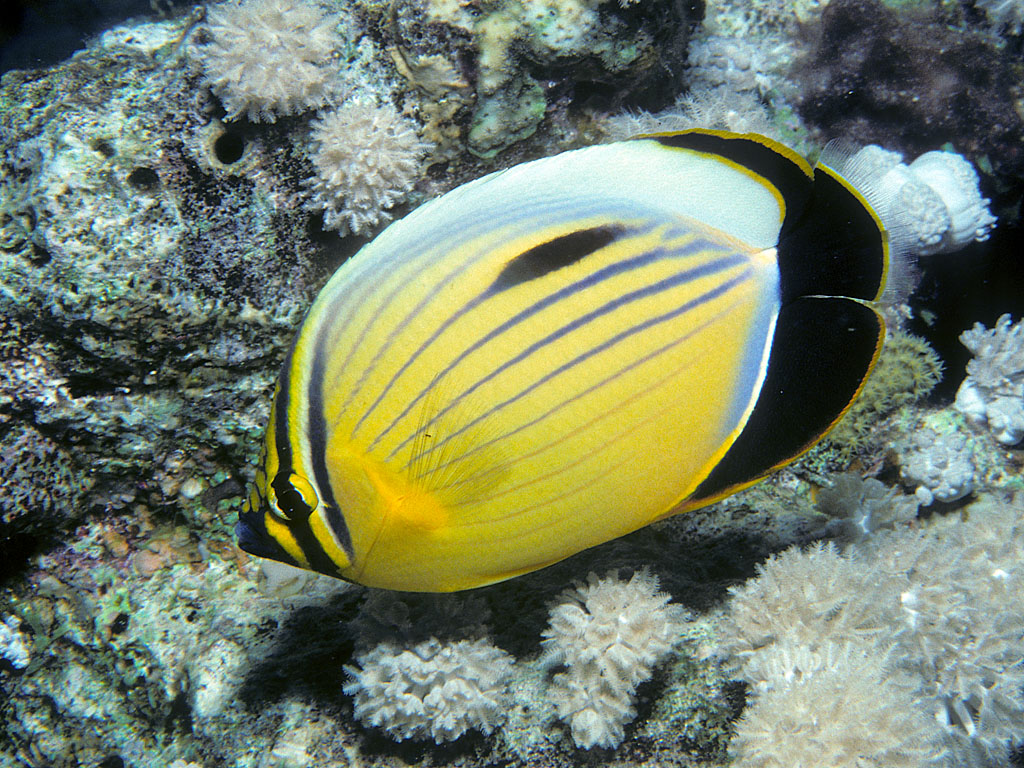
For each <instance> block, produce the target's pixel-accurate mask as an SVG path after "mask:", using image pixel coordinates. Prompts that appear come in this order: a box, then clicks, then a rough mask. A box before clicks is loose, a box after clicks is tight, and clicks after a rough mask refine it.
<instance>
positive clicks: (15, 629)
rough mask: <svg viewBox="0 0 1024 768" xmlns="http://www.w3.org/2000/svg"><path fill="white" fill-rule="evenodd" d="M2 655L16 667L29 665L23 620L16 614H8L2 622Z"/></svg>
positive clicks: (0, 636)
mask: <svg viewBox="0 0 1024 768" xmlns="http://www.w3.org/2000/svg"><path fill="white" fill-rule="evenodd" d="M0 656H2V657H3V658H5V659H7V661H8V662H9V663H10V665H11V666H12V667H14V668H15V669H24V668H25V667H27V666H28V662H29V650H28V646H26V645H25V636H24V635H23V634H22V633H21V622H20V621H19V620H18V618H17V617H16V616H8V617H7V618H6V619H4V621H3V622H0Z"/></svg>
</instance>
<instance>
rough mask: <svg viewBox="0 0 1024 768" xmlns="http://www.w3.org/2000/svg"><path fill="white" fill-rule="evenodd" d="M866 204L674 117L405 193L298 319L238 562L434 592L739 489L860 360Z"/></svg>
mask: <svg viewBox="0 0 1024 768" xmlns="http://www.w3.org/2000/svg"><path fill="white" fill-rule="evenodd" d="M865 194H868V193H865V192H863V191H858V190H857V189H856V188H855V187H854V186H853V185H852V184H851V183H849V182H848V181H847V180H846V179H844V178H843V177H842V176H841V175H840V174H839V173H838V172H837V171H835V170H834V169H833V168H832V167H830V165H829V164H828V162H827V158H826V160H825V161H824V162H819V164H818V165H817V166H816V167H815V168H813V169H812V168H811V167H810V166H809V165H808V163H807V162H806V161H805V160H804V159H803V158H801V157H799V156H798V155H796V154H795V153H794V152H792V151H791V150H789V149H787V148H785V147H783V146H782V145H780V144H778V143H776V142H774V141H772V140H770V139H767V138H765V137H763V136H759V135H756V134H729V133H724V132H717V131H703V130H696V131H684V132H679V133H671V134H656V135H649V136H642V137H638V138H636V139H632V140H629V141H624V142H618V143H614V144H605V145H599V146H594V147H589V148H586V149H580V150H575V151H571V152H565V153H563V154H560V155H557V156H554V157H549V158H545V159H542V160H536V161H533V162H529V163H524V164H522V165H519V166H516V167H514V168H511V169H509V170H505V171H500V172H497V173H492V174H490V175H489V176H485V177H483V178H481V179H478V180H476V181H473V182H471V183H469V184H465V185H463V186H461V187H459V188H457V189H455V190H453V191H451V192H449V193H448V194H446V195H443V196H442V197H440V198H438V199H436V200H433V201H432V202H429V203H427V204H425V205H423V206H421V207H420V208H419V209H417V210H415V211H414V212H412V213H411V214H409V215H408V216H407V217H405V218H404V219H402V220H400V221H398V222H395V223H394V224H392V225H391V226H389V227H388V228H387V229H386V230H385V231H384V232H382V233H381V234H380V236H379V237H377V238H376V239H375V240H374V241H373V242H371V243H370V244H368V245H367V246H366V247H364V248H363V249H362V250H361V251H360V252H359V253H358V254H356V256H354V257H353V258H352V259H350V260H349V261H348V262H346V263H345V264H344V265H343V266H342V267H341V268H340V269H339V270H338V271H337V272H336V273H335V274H334V276H333V277H332V278H331V279H330V281H329V282H328V283H327V285H326V286H325V287H324V288H323V290H322V291H321V292H320V295H319V296H318V298H317V299H316V302H315V303H314V304H313V306H312V308H311V309H310V310H309V314H308V316H307V317H306V319H305V321H304V323H303V325H302V328H301V330H300V331H299V334H298V337H297V338H296V340H295V344H294V347H293V348H292V350H291V352H290V353H289V355H288V358H287V360H286V361H285V363H284V366H283V369H282V371H281V375H280V379H279V382H278V386H277V392H276V396H275V400H274V405H273V409H272V411H271V416H270V423H269V425H268V427H267V435H266V443H265V446H264V451H263V455H262V458H261V462H260V467H259V469H258V471H257V475H256V481H255V484H254V486H253V488H252V489H251V491H250V493H249V497H248V500H247V502H246V508H245V511H244V512H243V513H242V515H241V519H240V522H239V524H238V536H239V541H240V544H241V546H242V548H243V549H245V550H247V551H248V552H251V553H252V554H255V555H259V556H262V557H270V558H274V559H276V560H281V561H284V562H286V563H291V564H294V565H299V566H301V567H304V568H309V569H312V570H315V571H319V572H321V573H326V574H329V575H331V576H336V577H340V578H343V579H347V580H350V581H354V582H358V583H360V584H366V585H369V586H373V587H383V588H387V589H398V590H413V591H426V592H434V591H437V592H444V591H453V590H460V589H467V588H470V587H477V586H481V585H484V584H490V583H493V582H496V581H501V580H503V579H508V578H511V577H513V576H516V575H518V574H522V573H526V572H528V571H533V570H535V569H538V568H543V567H545V566H547V565H550V564H551V563H554V562H557V561H559V560H561V559H563V558H565V557H568V556H569V555H572V554H574V553H576V552H579V551H580V550H583V549H586V548H587V547H592V546H594V545H596V544H600V543H602V542H605V541H608V540H610V539H614V538H616V537H618V536H622V535H624V534H626V533H629V532H630V531H634V530H636V529H637V528H640V527H642V526H645V525H647V524H649V523H651V522H653V521H655V520H660V519H662V518H664V517H666V516H668V515H672V514H676V513H679V512H684V511H686V510H689V509H693V508H695V507H698V506H701V505H704V504H708V503H709V502H712V501H714V500H716V499H719V498H721V497H722V496H725V495H727V494H729V493H732V492H734V491H736V490H738V489H740V488H742V487H745V486H747V485H750V484H751V483H753V482H755V481H756V480H758V479H760V478H762V477H764V476H765V475H766V474H768V473H769V472H771V471H772V470H773V469H775V468H777V467H779V466H781V465H783V464H785V463H787V462H788V461H790V460H792V459H793V458H794V457H795V456H797V455H799V454H800V453H802V452H803V451H805V450H807V449H808V448H809V447H810V446H811V445H813V444H814V443H815V442H816V441H817V440H818V439H820V438H821V437H822V435H823V434H825V432H827V431H828V429H829V428H830V427H831V426H832V425H833V424H834V423H835V422H836V420H837V419H838V418H839V417H840V416H841V415H842V414H843V412H844V411H845V410H846V408H847V407H848V406H849V404H850V402H851V401H852V400H853V399H854V398H855V397H856V395H857V393H858V392H859V391H860V388H861V386H862V385H863V383H864V380H865V378H866V377H867V375H868V373H869V372H870V370H871V368H872V366H873V365H874V363H875V360H876V359H877V357H878V353H879V351H880V348H881V344H882V339H883V336H884V324H883V321H882V319H881V317H880V315H879V313H878V311H877V309H876V306H875V305H876V303H877V302H879V301H880V300H881V299H882V294H883V291H884V290H885V286H886V280H887V273H888V271H889V268H890V267H889V265H890V263H892V261H891V258H892V257H893V256H894V255H896V254H895V253H894V249H893V248H890V244H889V238H888V236H887V232H886V228H885V227H884V226H883V224H882V222H881V221H880V219H879V217H878V216H877V215H875V213H874V211H873V209H872V206H871V205H870V204H869V203H868V201H867V199H865ZM868 196H870V195H868Z"/></svg>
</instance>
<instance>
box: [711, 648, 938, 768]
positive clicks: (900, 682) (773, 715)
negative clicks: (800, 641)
mask: <svg viewBox="0 0 1024 768" xmlns="http://www.w3.org/2000/svg"><path fill="white" fill-rule="evenodd" d="M745 674H746V676H747V679H749V680H751V681H752V682H753V683H754V685H755V689H756V691H757V693H756V695H755V697H754V701H753V702H752V703H751V704H750V705H748V706H747V708H746V709H745V710H744V713H743V715H742V716H741V717H740V719H739V720H738V721H737V723H736V736H735V738H734V739H733V741H732V743H731V745H730V751H731V753H732V755H733V758H734V761H735V762H734V763H733V764H734V765H736V766H737V767H738V768H783V766H785V767H786V768H817V767H818V766H825V765H827V766H829V767H830V768H862V766H868V765H870V766H902V767H904V768H923V766H927V765H935V764H936V757H937V756H938V755H939V754H940V753H941V747H940V746H939V745H940V743H941V734H940V733H939V728H938V726H937V724H936V723H935V721H934V720H933V719H932V718H931V717H929V716H928V713H926V712H923V711H921V710H920V709H917V708H915V707H914V703H915V701H914V695H913V694H914V689H913V680H912V679H910V678H909V677H908V676H907V675H905V674H901V673H899V672H895V673H894V672H893V671H892V669H891V667H890V666H889V663H888V659H887V658H886V654H885V652H884V651H880V650H879V649H876V648H872V647H870V646H869V647H860V646H856V645H851V644H842V645H840V644H836V643H831V642H828V643H825V644H824V645H822V646H821V647H820V648H817V649H815V650H813V651H812V650H809V649H807V648H805V647H800V646H796V645H790V644H783V645H776V646H773V647H772V649H771V650H770V651H767V652H766V653H765V654H764V656H763V657H760V658H758V659H757V663H756V664H755V663H751V664H750V665H749V669H748V670H747V671H746V673H745ZM754 681H756V682H754Z"/></svg>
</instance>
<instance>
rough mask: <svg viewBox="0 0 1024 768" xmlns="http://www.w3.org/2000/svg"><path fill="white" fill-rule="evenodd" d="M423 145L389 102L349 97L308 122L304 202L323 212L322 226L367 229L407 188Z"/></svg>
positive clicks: (382, 217)
mask: <svg viewBox="0 0 1024 768" xmlns="http://www.w3.org/2000/svg"><path fill="white" fill-rule="evenodd" d="M427 149H428V145H427V144H426V143H424V142H422V141H420V138H419V136H418V135H417V133H416V123H414V122H413V121H412V120H410V119H409V118H406V117H403V116H402V115H400V114H399V113H398V110H396V109H395V108H394V107H393V106H391V105H390V104H383V105H381V106H377V105H376V104H373V103H370V102H367V101H360V100H354V101H350V102H349V103H347V104H344V105H342V106H341V107H339V108H338V109H336V110H333V111H331V112H328V113H327V114H325V115H323V116H321V117H320V119H318V120H317V121H316V122H315V123H314V124H313V152H312V158H313V165H314V166H316V171H317V175H316V177H315V178H314V179H313V180H312V181H311V182H310V186H311V189H312V198H311V199H310V201H309V204H308V205H309V207H310V208H312V209H314V210H323V212H324V226H325V227H326V228H327V229H337V230H342V231H345V230H350V231H352V232H355V233H357V234H359V233H363V232H367V231H368V230H370V229H371V228H372V227H374V226H376V225H377V224H379V223H380V222H382V221H387V220H388V219H389V218H390V215H389V214H388V213H387V209H388V208H390V207H391V206H393V205H395V204H396V203H398V202H400V201H401V200H402V199H404V198H405V196H406V194H407V193H408V192H409V190H411V189H412V187H413V184H414V183H415V181H416V178H417V176H418V174H419V172H420V160H421V158H422V157H423V155H424V154H425V153H426V151H427Z"/></svg>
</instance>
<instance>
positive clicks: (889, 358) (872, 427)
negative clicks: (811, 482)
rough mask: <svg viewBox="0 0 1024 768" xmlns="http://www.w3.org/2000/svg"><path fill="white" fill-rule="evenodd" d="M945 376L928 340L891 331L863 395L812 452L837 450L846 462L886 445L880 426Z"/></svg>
mask: <svg viewBox="0 0 1024 768" xmlns="http://www.w3.org/2000/svg"><path fill="white" fill-rule="evenodd" d="M941 378H942V360H940V359H939V356H938V355H937V354H936V353H935V350H934V349H932V348H931V346H929V344H928V342H927V341H925V340H924V339H922V338H920V337H918V336H914V335H913V334H910V333H907V332H905V331H901V330H899V329H892V330H890V331H889V333H888V335H887V337H886V340H885V344H884V346H883V347H882V354H881V355H880V356H879V358H878V363H877V364H876V365H875V369H874V370H873V371H872V372H871V376H869V377H868V380H867V382H866V383H865V385H864V388H863V390H862V391H861V393H860V396H859V397H858V398H857V399H856V400H854V402H853V405H851V406H850V408H849V410H847V412H846V413H845V414H844V416H843V418H842V419H840V421H839V423H838V424H837V425H836V427H835V428H834V429H833V430H832V432H830V433H829V434H828V436H827V437H826V439H825V442H824V444H823V445H822V446H820V447H819V448H816V449H814V451H812V455H815V454H820V453H821V452H823V451H824V452H828V453H837V454H839V457H838V458H839V463H840V464H843V465H845V464H847V463H848V461H849V458H850V456H851V455H852V454H853V453H855V452H858V451H863V450H864V449H865V448H867V447H870V446H877V445H880V444H882V442H883V437H882V435H880V434H879V433H878V429H879V427H880V426H881V425H883V424H884V421H883V418H884V417H885V416H887V415H888V414H891V413H892V412H894V411H896V410H897V409H899V408H902V407H905V406H907V405H910V404H911V403H915V402H919V401H920V400H922V399H923V398H925V397H926V396H927V395H928V393H929V392H931V391H932V389H933V388H934V387H935V385H936V384H938V383H939V380H940V379H941Z"/></svg>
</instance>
